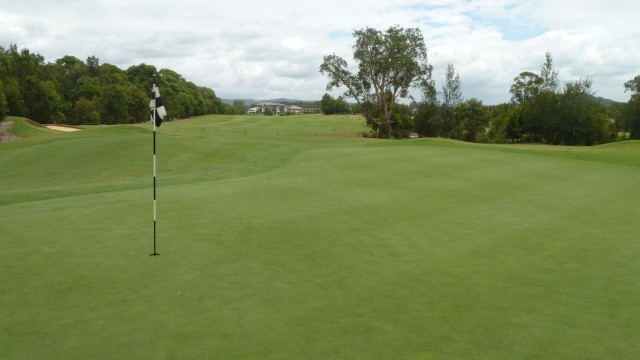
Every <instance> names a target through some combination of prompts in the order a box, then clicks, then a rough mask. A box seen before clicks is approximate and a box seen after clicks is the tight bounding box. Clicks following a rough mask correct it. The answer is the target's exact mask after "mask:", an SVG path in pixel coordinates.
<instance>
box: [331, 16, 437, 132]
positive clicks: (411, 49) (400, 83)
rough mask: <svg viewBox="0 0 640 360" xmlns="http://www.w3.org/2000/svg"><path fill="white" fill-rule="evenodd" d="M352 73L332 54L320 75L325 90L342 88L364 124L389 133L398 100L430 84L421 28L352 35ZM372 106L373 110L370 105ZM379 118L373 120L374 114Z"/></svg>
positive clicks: (342, 61)
mask: <svg viewBox="0 0 640 360" xmlns="http://www.w3.org/2000/svg"><path fill="white" fill-rule="evenodd" d="M353 35H354V37H355V38H356V42H355V44H354V45H353V58H354V60H355V62H356V63H357V65H358V72H357V74H354V73H352V72H351V71H350V70H349V69H348V66H347V62H346V61H345V60H344V59H342V58H341V57H339V56H337V55H335V54H333V55H327V56H325V57H324V62H323V63H322V64H321V65H320V72H321V73H322V74H324V75H327V76H328V78H329V83H328V84H327V90H331V89H333V88H339V87H345V88H346V91H345V93H344V95H345V97H348V98H352V99H354V100H355V101H356V102H357V103H358V106H359V107H360V111H361V112H362V114H363V115H364V116H365V117H366V118H367V122H368V123H370V124H372V125H375V126H376V127H377V128H381V129H386V131H388V132H389V134H392V132H393V131H392V130H393V129H392V121H391V120H392V116H391V115H392V111H393V108H394V104H395V103H396V102H397V100H398V99H399V98H408V97H409V90H410V89H411V88H412V87H419V86H424V85H425V84H426V83H430V80H431V72H432V67H431V65H429V64H428V62H427V47H426V45H425V43H424V38H423V37H422V33H421V32H420V29H418V28H415V29H403V28H401V27H398V26H393V27H390V28H389V29H387V30H386V31H380V30H376V29H372V28H364V29H361V30H356V31H355V32H354V33H353ZM371 105H374V106H375V108H377V109H375V108H374V107H373V106H371ZM376 110H377V111H379V112H380V117H381V119H375V118H374V116H373V114H374V112H375V111H376Z"/></svg>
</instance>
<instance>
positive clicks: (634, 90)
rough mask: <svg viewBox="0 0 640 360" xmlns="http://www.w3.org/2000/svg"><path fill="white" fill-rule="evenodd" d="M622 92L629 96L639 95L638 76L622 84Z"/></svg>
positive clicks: (639, 81)
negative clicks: (627, 93) (629, 94)
mask: <svg viewBox="0 0 640 360" xmlns="http://www.w3.org/2000/svg"><path fill="white" fill-rule="evenodd" d="M624 91H625V92H627V91H628V92H630V93H631V95H640V75H637V76H636V77H634V78H633V79H631V80H629V81H627V82H625V83H624Z"/></svg>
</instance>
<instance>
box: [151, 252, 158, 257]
mask: <svg viewBox="0 0 640 360" xmlns="http://www.w3.org/2000/svg"><path fill="white" fill-rule="evenodd" d="M158 255H160V254H158V253H155V252H154V253H153V254H149V256H158Z"/></svg>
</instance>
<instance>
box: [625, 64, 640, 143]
mask: <svg viewBox="0 0 640 360" xmlns="http://www.w3.org/2000/svg"><path fill="white" fill-rule="evenodd" d="M624 90H625V92H627V91H629V92H631V99H629V102H628V103H627V105H626V106H625V107H624V110H623V112H622V117H623V118H624V122H625V123H626V125H627V128H628V129H629V132H630V133H631V138H632V139H640V75H637V76H636V77H634V78H633V79H631V80H629V81H627V82H625V83H624Z"/></svg>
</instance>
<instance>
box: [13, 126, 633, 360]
mask: <svg viewBox="0 0 640 360" xmlns="http://www.w3.org/2000/svg"><path fill="white" fill-rule="evenodd" d="M366 130H367V129H366V128H363V127H362V120H360V119H357V118H342V117H322V116H315V117H314V116H290V117H273V118H269V117H247V116H240V117H232V116H212V117H202V118H196V119H192V120H188V121H182V122H173V123H167V124H163V125H162V127H161V128H160V129H159V132H158V134H157V135H158V185H159V188H158V252H159V253H160V254H161V256H159V257H149V256H148V254H149V253H150V252H151V250H152V219H153V214H152V203H151V200H152V192H151V185H152V182H151V173H152V169H151V151H152V147H151V128H150V126H149V125H137V126H109V127H97V126H96V127H85V131H82V132H75V133H59V132H50V131H47V130H41V129H25V132H24V133H23V135H21V136H24V137H25V139H23V140H21V141H18V142H13V143H9V144H2V145H0V169H2V171H1V172H0V232H1V233H2V236H1V237H0V248H1V249H2V251H0V308H2V309H3V310H2V311H1V312H0V358H3V359H14V358H15V359H17V358H95V357H109V358H141V359H147V358H148V359H157V358H194V359H195V358H209V357H219V358H247V359H248V358H318V359H326V358H389V359H397V358H434V359H447V358H449V359H460V358H505V359H506V358H581V359H601V358H616V359H631V358H634V357H635V356H636V354H637V353H639V352H640V345H639V344H640V325H638V324H640V321H639V320H640V315H638V314H639V313H638V311H637V299H638V298H640V280H639V279H640V277H639V276H638V274H639V273H640V261H639V260H640V259H639V256H638V254H640V242H638V239H640V230H639V229H638V227H637V226H636V224H637V219H638V217H639V216H640V208H639V207H638V206H637V204H638V203H639V202H640V189H638V186H637V184H638V179H639V175H640V161H639V160H638V159H639V158H638V156H637V155H638V154H639V151H640V143H638V142H625V143H618V144H610V145H606V146H599V147H593V148H576V147H552V146H535V145H509V146H493V145H477V144H465V143H460V142H454V141H449V140H442V139H419V140H407V141H384V140H374V139H364V138H361V137H358V136H357V134H358V133H361V132H362V131H366ZM7 169H9V171H7Z"/></svg>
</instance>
